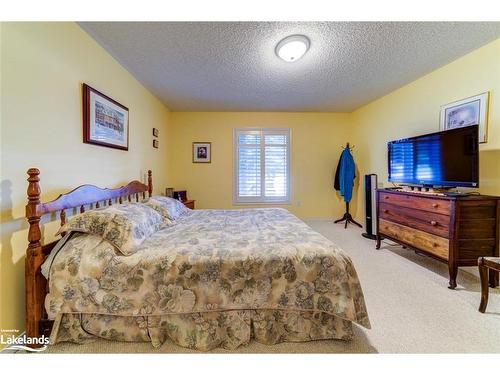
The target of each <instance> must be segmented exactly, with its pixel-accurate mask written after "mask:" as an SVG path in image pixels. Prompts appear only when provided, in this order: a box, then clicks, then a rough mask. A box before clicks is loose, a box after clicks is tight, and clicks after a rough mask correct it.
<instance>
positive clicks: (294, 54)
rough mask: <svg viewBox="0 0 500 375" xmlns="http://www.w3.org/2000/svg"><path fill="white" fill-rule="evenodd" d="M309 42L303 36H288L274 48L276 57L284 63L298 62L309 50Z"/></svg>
mask: <svg viewBox="0 0 500 375" xmlns="http://www.w3.org/2000/svg"><path fill="white" fill-rule="evenodd" d="M310 45H311V42H310V41H309V38H308V37H306V36H305V35H290V36H287V37H286V38H285V39H282V40H281V41H280V42H279V43H278V45H277V46H276V50H275V52H276V55H277V56H278V57H279V58H281V59H283V60H285V61H286V62H293V61H297V60H299V59H300V58H301V57H302V56H304V54H305V53H306V52H307V50H308V49H309V46H310Z"/></svg>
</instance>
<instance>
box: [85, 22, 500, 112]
mask: <svg viewBox="0 0 500 375" xmlns="http://www.w3.org/2000/svg"><path fill="white" fill-rule="evenodd" d="M80 26H81V27H82V28H83V29H84V30H85V31H87V32H88V33H89V34H90V35H91V36H92V37H94V38H95V39H96V40H97V42H98V43H100V44H101V45H102V46H103V47H104V48H105V49H106V50H107V51H108V52H109V53H110V54H111V55H112V56H114V57H115V58H116V59H117V60H118V61H119V62H120V63H121V64H122V65H123V66H124V67H125V68H127V69H128V70H129V71H130V72H131V73H132V74H133V75H134V76H135V77H136V78H137V79H138V80H139V81H141V82H142V83H143V84H144V85H145V86H146V87H147V88H148V89H149V90H151V91H152V92H153V93H154V94H155V95H156V96H157V97H158V98H160V99H161V100H162V101H163V102H164V103H165V105H166V106H167V107H168V108H170V109H171V110H173V111H333V112H350V111H352V110H354V109H356V108H358V107H360V106H361V105H363V104H365V103H368V102H370V101H371V100H373V99H376V98H378V97H380V96H382V95H384V94H387V93H389V92H390V91H392V90H394V89H396V88H398V87H401V86H403V85H404V84H406V83H408V82H411V81H413V80H415V79H416V78H418V77H420V76H422V75H424V74H426V73H428V72H430V71H432V70H434V69H436V68H438V67H440V66H443V65H445V64H446V63H448V62H451V61H453V60H454V59H456V58H458V57H460V56H462V55H464V54H466V53H468V52H470V51H472V50H474V49H476V48H478V47H480V46H481V45H484V44H486V43H488V42H489V41H492V40H494V39H496V38H498V37H499V36H500V23H484V22H474V23H465V22H459V23H446V22H437V23H433V22H361V23H360V22H228V23H227V22H157V23H148V22H90V23H89V22H83V23H80ZM290 34H304V35H307V36H308V37H309V39H310V40H311V48H310V49H309V51H308V53H307V54H306V55H305V56H304V57H303V58H302V59H301V60H299V61H296V62H293V63H287V62H284V61H282V60H280V59H279V58H278V57H276V55H275V54H274V48H275V46H276V44H277V43H278V42H279V41H280V40H281V39H282V38H284V37H285V36H287V35H290ZM457 78H460V77H457Z"/></svg>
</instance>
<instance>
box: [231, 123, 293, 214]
mask: <svg viewBox="0 0 500 375" xmlns="http://www.w3.org/2000/svg"><path fill="white" fill-rule="evenodd" d="M242 133H244V134H259V135H261V143H260V161H261V169H260V171H261V176H260V180H261V185H260V187H261V195H260V196H259V197H240V196H239V195H238V193H239V152H238V150H239V147H240V145H239V142H238V136H239V135H240V134H242ZM264 135H285V136H286V137H287V144H286V151H287V152H286V196H285V197H265V196H264V194H265V177H266V165H265V148H266V145H265V143H264V139H265V138H264ZM268 147H269V145H268ZM271 147H272V146H271ZM279 147H282V145H280V146H279ZM291 149H292V131H291V129H290V128H235V129H233V204H234V205H252V204H280V205H287V204H290V202H291V156H290V154H291Z"/></svg>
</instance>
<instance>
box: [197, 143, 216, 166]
mask: <svg viewBox="0 0 500 375" xmlns="http://www.w3.org/2000/svg"><path fill="white" fill-rule="evenodd" d="M211 148H212V144H211V143H210V142H193V163H210V162H211V161H212V150H211Z"/></svg>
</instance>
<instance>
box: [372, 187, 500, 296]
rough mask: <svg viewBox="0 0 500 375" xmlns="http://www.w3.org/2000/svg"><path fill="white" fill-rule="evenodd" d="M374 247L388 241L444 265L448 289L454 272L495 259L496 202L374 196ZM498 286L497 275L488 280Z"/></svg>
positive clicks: (499, 209)
mask: <svg viewBox="0 0 500 375" xmlns="http://www.w3.org/2000/svg"><path fill="white" fill-rule="evenodd" d="M377 207H378V208H377V244H376V248H377V249H379V248H380V245H381V240H382V239H383V238H388V239H390V240H391V241H394V242H397V243H399V244H400V245H403V246H406V247H409V248H412V249H414V250H416V251H418V252H419V253H424V254H426V255H429V256H430V257H433V258H436V259H438V260H440V261H443V262H446V263H448V269H449V276H450V280H449V288H450V289H455V287H456V286H457V282H456V279H457V273H458V267H465V266H477V259H478V258H479V257H498V256H499V242H498V240H499V236H500V234H499V232H500V197H495V196H488V195H470V194H462V195H459V196H453V195H451V196H447V195H435V193H434V194H429V193H425V194H422V193H421V192H419V193H418V192H406V191H394V190H386V189H378V190H377ZM490 284H491V285H495V286H498V275H494V274H491V275H490Z"/></svg>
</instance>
